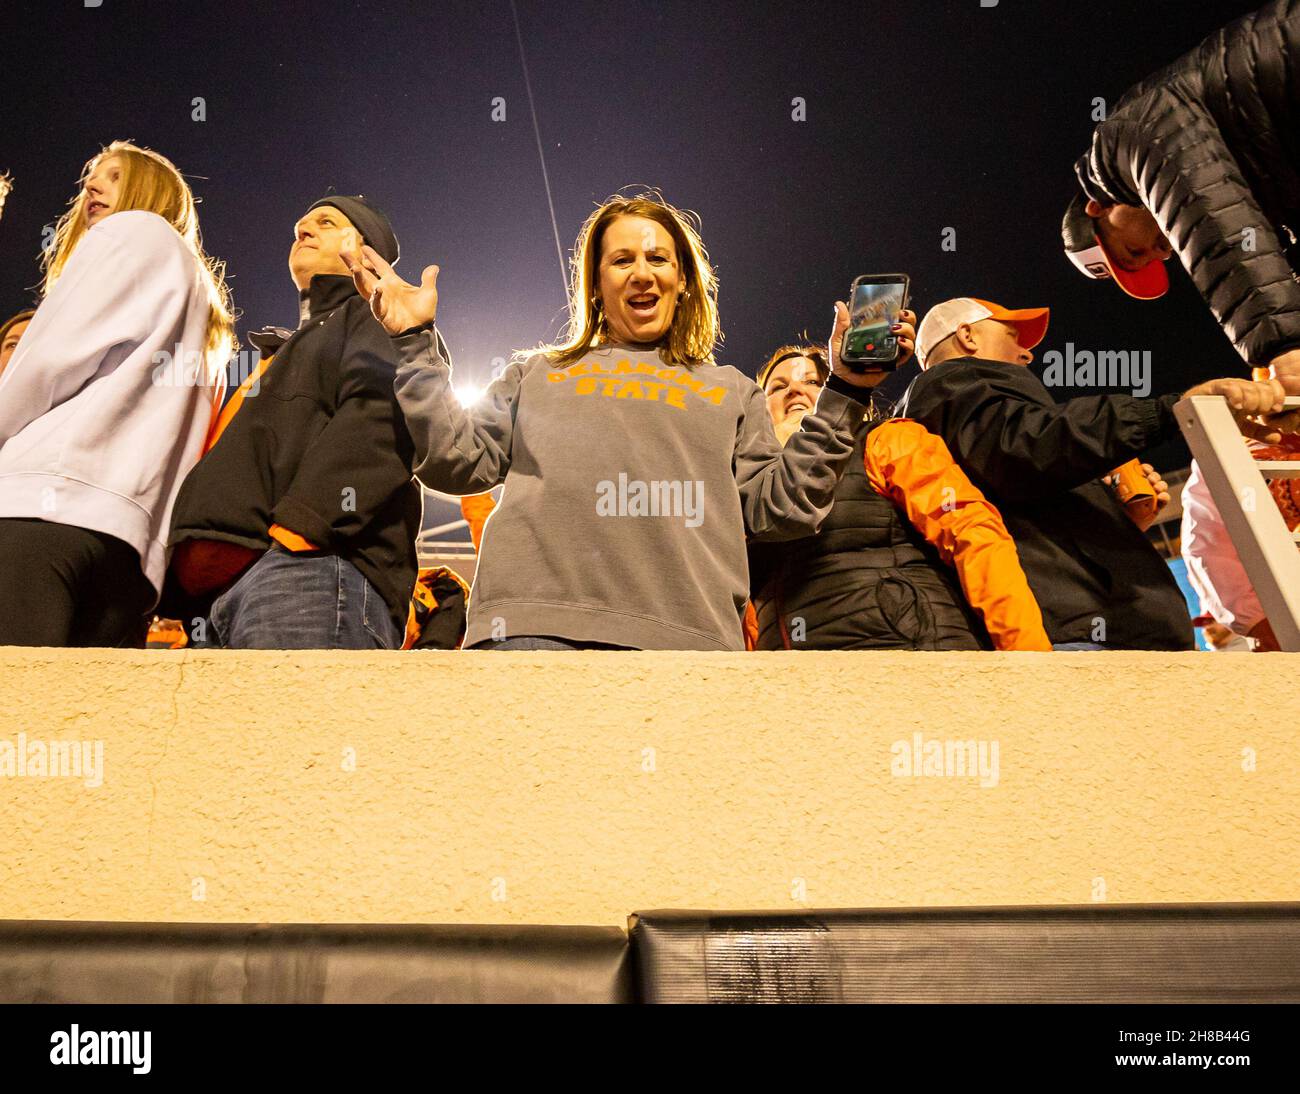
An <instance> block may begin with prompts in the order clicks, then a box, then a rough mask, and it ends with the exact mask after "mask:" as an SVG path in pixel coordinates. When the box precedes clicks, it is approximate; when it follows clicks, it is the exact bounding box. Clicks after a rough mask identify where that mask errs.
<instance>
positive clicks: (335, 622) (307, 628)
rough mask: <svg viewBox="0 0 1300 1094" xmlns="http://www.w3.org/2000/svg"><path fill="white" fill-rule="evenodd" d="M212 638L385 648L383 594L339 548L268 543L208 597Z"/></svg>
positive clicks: (388, 630) (255, 646)
mask: <svg viewBox="0 0 1300 1094" xmlns="http://www.w3.org/2000/svg"><path fill="white" fill-rule="evenodd" d="M209 623H210V625H211V629H212V631H213V634H212V637H213V638H214V639H215V645H217V646H222V647H224V648H226V649H234V650H375V649H379V650H391V649H396V648H398V647H400V646H401V644H402V635H401V634H399V633H398V630H397V624H396V623H395V622H394V621H393V617H392V616H391V615H390V614H389V611H388V605H387V604H385V603H384V598H383V597H381V596H380V595H379V593H377V592H376V591H375V587H374V586H373V585H371V584H370V582H369V581H367V580H366V579H365V578H364V577H362V576H361V571H360V570H358V569H357V568H356V567H355V566H353V565H352V563H350V562H348V561H346V560H345V559H341V558H339V557H338V556H337V555H324V554H303V555H299V554H293V553H292V552H289V551H286V550H284V548H282V547H280V546H278V545H277V546H274V547H272V548H271V549H270V550H269V551H267V552H266V554H264V555H263V556H262V557H261V558H259V559H258V560H257V561H256V562H255V563H253V565H252V566H250V567H249V568H248V569H247V570H246V571H245V572H244V574H243V576H242V577H240V579H239V580H238V581H236V582H235V583H234V585H232V586H231V587H230V588H229V589H227V590H226V591H225V592H224V593H222V594H221V595H220V596H219V597H217V599H216V600H215V601H214V602H213V604H212V611H211V613H210V615H209Z"/></svg>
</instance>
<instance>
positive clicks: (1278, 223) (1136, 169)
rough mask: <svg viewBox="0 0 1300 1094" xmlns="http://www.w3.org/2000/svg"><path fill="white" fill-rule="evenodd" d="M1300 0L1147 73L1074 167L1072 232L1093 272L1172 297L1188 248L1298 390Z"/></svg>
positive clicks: (1222, 300) (1245, 350)
mask: <svg viewBox="0 0 1300 1094" xmlns="http://www.w3.org/2000/svg"><path fill="white" fill-rule="evenodd" d="M1298 122H1300V0H1273V3H1270V4H1268V5H1266V6H1265V7H1263V8H1261V9H1260V10H1259V11H1257V12H1255V13H1254V14H1253V15H1248V16H1246V17H1244V18H1242V19H1239V20H1237V21H1236V22H1235V23H1232V24H1230V25H1229V26H1226V27H1224V28H1222V29H1220V30H1218V31H1216V32H1215V33H1214V34H1212V35H1210V37H1209V38H1207V39H1206V40H1205V41H1204V42H1202V43H1201V45H1200V46H1198V47H1197V48H1196V49H1194V50H1192V51H1191V52H1190V53H1188V54H1186V55H1185V56H1183V57H1181V58H1179V59H1178V60H1177V61H1175V62H1174V63H1173V64H1171V65H1169V66H1168V67H1167V68H1165V69H1163V70H1162V71H1160V72H1157V73H1156V74H1155V75H1153V76H1151V77H1150V78H1148V79H1146V80H1144V81H1143V82H1142V83H1140V84H1138V85H1137V86H1136V87H1134V88H1132V89H1131V90H1129V92H1128V93H1127V94H1126V95H1125V96H1124V97H1123V98H1122V99H1121V100H1120V102H1119V103H1118V104H1117V105H1116V107H1115V109H1114V110H1113V111H1112V112H1111V114H1110V116H1109V117H1108V118H1106V120H1105V121H1103V122H1101V123H1100V124H1098V126H1097V128H1096V130H1095V131H1094V133H1093V137H1092V147H1091V149H1090V151H1089V152H1088V153H1087V154H1086V155H1085V156H1083V157H1082V158H1081V159H1080V160H1079V162H1078V163H1077V164H1076V167H1075V170H1076V174H1077V175H1078V179H1079V185H1080V188H1081V192H1080V193H1079V194H1077V195H1076V196H1075V198H1074V199H1073V201H1072V202H1071V204H1070V208H1069V210H1068V211H1067V213H1066V216H1065V221H1064V223H1063V226H1062V232H1063V235H1064V237H1065V246H1066V251H1067V252H1068V253H1069V255H1070V258H1071V259H1072V260H1073V261H1074V262H1075V264H1076V265H1078V266H1079V268H1080V269H1082V270H1083V271H1084V272H1085V273H1087V274H1088V275H1089V276H1091V277H1096V278H1106V277H1114V278H1115V280H1116V281H1117V282H1118V283H1119V284H1120V285H1121V287H1123V288H1124V289H1125V290H1126V291H1127V292H1129V293H1130V295H1134V296H1137V297H1140V298H1143V299H1150V298H1153V297H1156V296H1160V295H1162V294H1163V292H1164V291H1165V289H1166V288H1167V287H1168V278H1167V277H1166V275H1165V271H1164V267H1163V266H1162V265H1161V263H1162V262H1163V261H1164V260H1165V259H1167V258H1169V257H1170V255H1171V254H1172V253H1174V252H1177V254H1178V257H1179V259H1180V260H1181V261H1182V264H1183V266H1184V267H1185V268H1186V269H1187V272H1188V273H1189V274H1190V275H1191V278H1192V280H1193V281H1194V282H1195V284H1196V287H1197V288H1198V289H1199V290H1200V292H1201V295H1202V296H1203V297H1204V298H1205V302H1206V304H1208V305H1209V307H1210V310H1211V311H1212V312H1213V313H1214V315H1215V318H1217V319H1218V320H1219V323H1220V324H1221V325H1222V327H1223V330H1224V333H1225V334H1226V335H1227V336H1228V337H1229V338H1230V339H1231V340H1232V342H1233V344H1234V345H1235V346H1236V347H1237V350H1238V352H1239V353H1240V354H1241V356H1242V358H1243V359H1244V360H1245V361H1246V362H1247V363H1248V364H1251V365H1254V366H1273V368H1274V374H1275V375H1276V376H1277V378H1278V379H1280V380H1281V381H1282V383H1283V385H1284V386H1285V387H1286V388H1287V391H1288V394H1300V283H1297V281H1296V276H1295V271H1294V268H1293V266H1294V263H1293V262H1292V261H1291V259H1290V258H1289V257H1288V253H1287V248H1288V247H1290V246H1292V245H1293V244H1294V232H1296V231H1300V125H1298V124H1297V123H1298Z"/></svg>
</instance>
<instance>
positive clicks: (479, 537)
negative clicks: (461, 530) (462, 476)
mask: <svg viewBox="0 0 1300 1094" xmlns="http://www.w3.org/2000/svg"><path fill="white" fill-rule="evenodd" d="M496 507H497V503H496V501H495V500H494V499H493V497H492V495H491V494H470V495H468V496H466V497H463V498H461V499H460V515H461V516H462V517H464V518H465V520H466V521H468V522H469V538H470V539H472V540H473V541H474V550H475V551H478V550H481V549H482V543H483V525H484V524H486V523H487V519H488V517H490V516H491V515H492V510H493V509H495V508H496Z"/></svg>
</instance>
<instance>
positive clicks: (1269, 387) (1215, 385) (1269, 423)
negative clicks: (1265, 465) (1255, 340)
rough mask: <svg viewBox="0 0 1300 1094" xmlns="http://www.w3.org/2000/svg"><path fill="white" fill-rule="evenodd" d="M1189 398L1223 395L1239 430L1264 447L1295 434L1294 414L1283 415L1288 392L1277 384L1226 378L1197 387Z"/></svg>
mask: <svg viewBox="0 0 1300 1094" xmlns="http://www.w3.org/2000/svg"><path fill="white" fill-rule="evenodd" d="M1186 394H1187V395H1189V396H1195V395H1222V396H1223V397H1224V398H1225V399H1226V400H1227V402H1228V409H1229V410H1231V411H1232V416H1233V417H1234V418H1235V419H1236V420H1237V428H1238V429H1240V430H1241V431H1242V433H1244V434H1245V435H1246V436H1247V437H1253V438H1254V439H1255V440H1257V441H1263V442H1264V443H1265V444H1277V442H1278V441H1280V440H1281V439H1282V434H1283V433H1290V432H1293V431H1294V430H1295V428H1296V422H1295V421H1294V420H1293V419H1295V417H1296V414H1295V412H1294V411H1293V412H1291V413H1289V414H1287V413H1283V408H1284V403H1283V400H1284V399H1285V398H1286V391H1285V390H1284V389H1283V387H1282V385H1281V383H1279V382H1278V381H1277V380H1238V379H1236V378H1235V377H1225V378H1224V379H1221V380H1208V381H1206V382H1205V383H1203V384H1197V385H1196V386H1195V387H1194V388H1192V389H1190V390H1189V391H1188V392H1186Z"/></svg>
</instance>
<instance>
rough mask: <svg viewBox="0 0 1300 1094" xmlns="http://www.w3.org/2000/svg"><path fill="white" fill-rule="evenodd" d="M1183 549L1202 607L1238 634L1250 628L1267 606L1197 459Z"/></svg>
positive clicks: (1186, 497) (1186, 494)
mask: <svg viewBox="0 0 1300 1094" xmlns="http://www.w3.org/2000/svg"><path fill="white" fill-rule="evenodd" d="M1253 447H1256V446H1254V445H1252V448H1253ZM1182 553H1183V560H1184V561H1185V562H1186V563H1187V579H1188V580H1189V581H1190V582H1191V584H1192V588H1193V589H1195V590H1196V595H1197V596H1199V597H1200V598H1201V611H1202V612H1204V613H1205V614H1206V615H1211V616H1213V617H1214V618H1215V619H1216V620H1217V621H1218V622H1220V623H1222V624H1223V625H1224V626H1225V627H1227V628H1228V629H1229V630H1230V631H1233V632H1234V633H1236V634H1242V635H1245V634H1249V633H1250V631H1251V628H1252V627H1254V626H1255V625H1256V624H1257V623H1258V622H1259V621H1260V620H1261V619H1263V618H1264V608H1263V606H1262V605H1261V604H1260V602H1259V597H1258V596H1257V595H1256V594H1255V587H1254V585H1252V584H1251V581H1250V578H1249V577H1248V576H1247V575H1246V567H1245V566H1243V565H1242V564H1241V558H1240V556H1239V555H1238V554H1237V549H1236V548H1235V547H1234V546H1233V545H1232V539H1231V537H1230V536H1229V535H1228V528H1227V525H1225V524H1224V523H1223V517H1221V516H1220V515H1219V507H1218V506H1217V505H1215V503H1214V498H1213V497H1212V496H1211V495H1210V488H1209V487H1208V486H1207V485H1206V483H1205V479H1204V478H1203V477H1202V475H1201V469H1200V467H1199V466H1198V465H1197V463H1196V461H1194V460H1193V461H1192V473H1191V475H1189V476H1188V478H1187V485H1186V486H1184V487H1183V527H1182Z"/></svg>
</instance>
